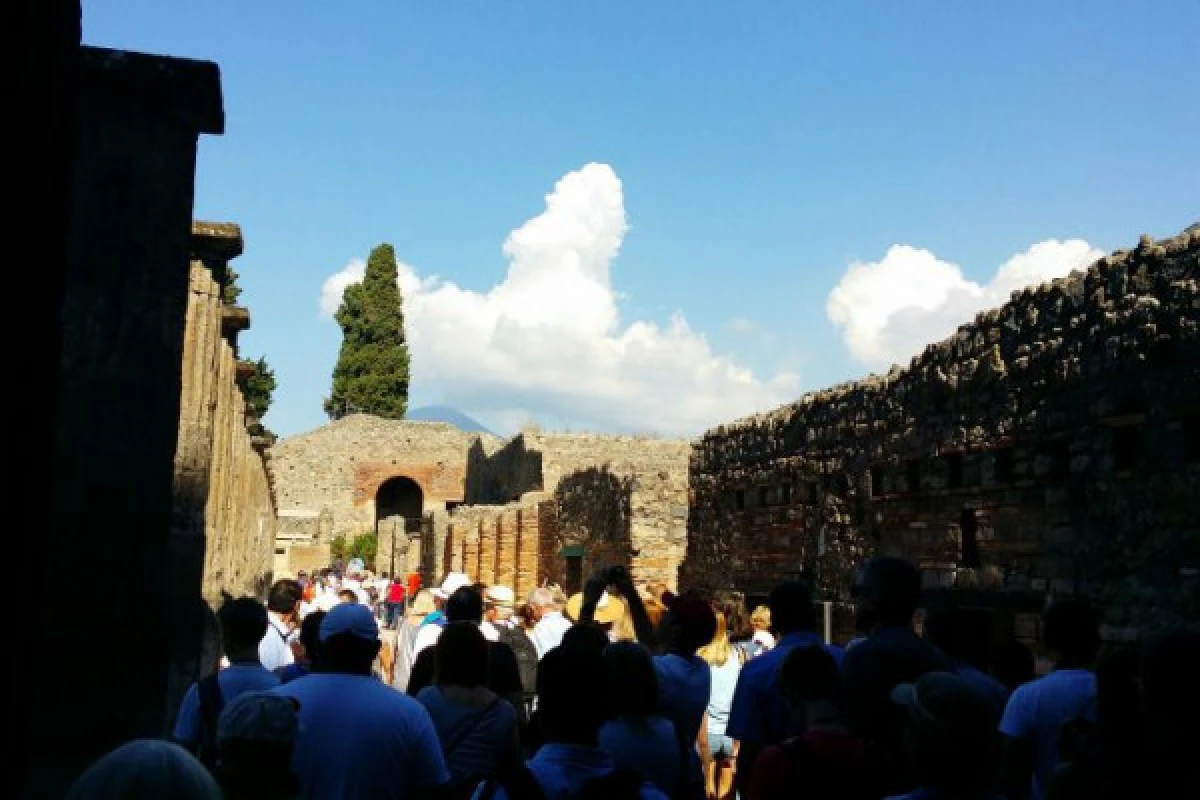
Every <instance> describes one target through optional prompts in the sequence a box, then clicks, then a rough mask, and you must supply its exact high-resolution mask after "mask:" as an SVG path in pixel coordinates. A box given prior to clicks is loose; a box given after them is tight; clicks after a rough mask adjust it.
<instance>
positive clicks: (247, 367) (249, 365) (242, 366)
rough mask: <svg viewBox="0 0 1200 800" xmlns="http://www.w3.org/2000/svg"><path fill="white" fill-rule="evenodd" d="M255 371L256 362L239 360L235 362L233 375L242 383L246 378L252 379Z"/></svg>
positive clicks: (256, 368)
mask: <svg viewBox="0 0 1200 800" xmlns="http://www.w3.org/2000/svg"><path fill="white" fill-rule="evenodd" d="M257 371H258V364H257V363H256V362H254V361H245V360H239V361H238V362H237V367H236V368H235V375H236V376H237V379H238V380H239V381H244V380H246V379H247V378H251V377H253V376H254V373H255V372H257Z"/></svg>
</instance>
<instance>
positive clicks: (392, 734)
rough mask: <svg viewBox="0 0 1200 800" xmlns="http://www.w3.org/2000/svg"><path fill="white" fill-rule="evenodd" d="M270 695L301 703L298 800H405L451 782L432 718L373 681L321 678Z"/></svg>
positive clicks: (331, 675)
mask: <svg viewBox="0 0 1200 800" xmlns="http://www.w3.org/2000/svg"><path fill="white" fill-rule="evenodd" d="M271 691H272V693H273V694H278V695H282V696H284V697H293V698H295V699H296V700H298V701H299V702H300V732H299V734H298V735H297V737H296V749H295V752H294V754H293V756H292V771H293V772H295V773H296V777H297V778H299V779H300V793H301V796H302V797H372V798H375V797H378V798H396V799H397V800H402V798H406V797H408V798H411V797H412V796H413V795H414V794H417V793H419V792H420V791H422V790H425V789H429V788H431V787H434V786H440V785H442V784H444V783H446V782H448V781H449V780H450V773H449V771H448V770H447V769H446V761H445V758H444V757H443V755H442V747H441V745H440V744H439V743H438V735H437V730H436V729H435V728H434V726H433V721H432V720H431V719H430V717H429V712H428V711H426V710H425V708H424V706H422V705H421V704H420V703H418V702H417V701H416V700H414V699H413V698H411V697H409V696H408V695H406V694H404V693H402V692H398V691H396V690H395V689H393V688H392V687H390V686H388V685H387V684H385V683H381V682H380V681H379V680H377V679H375V678H372V677H367V676H365V675H345V674H341V673H320V672H318V673H314V674H311V675H306V676H304V677H303V678H297V679H296V680H294V681H291V682H289V683H285V684H283V685H282V686H280V687H278V688H276V689H272V690H271Z"/></svg>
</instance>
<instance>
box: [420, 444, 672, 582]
mask: <svg viewBox="0 0 1200 800" xmlns="http://www.w3.org/2000/svg"><path fill="white" fill-rule="evenodd" d="M689 449H690V445H689V443H688V442H685V441H677V440H667V439H658V438H652V437H638V436H600V435H595V434H566V433H543V432H540V431H533V430H529V431H524V432H522V433H521V434H519V435H518V436H517V437H514V439H512V440H511V441H510V442H509V443H508V444H507V445H506V446H505V447H504V448H502V449H501V450H499V451H497V453H496V456H497V457H498V461H497V463H488V464H481V465H479V466H478V468H477V469H473V472H476V473H477V474H480V475H482V476H487V479H486V481H484V484H485V485H486V486H489V487H493V488H494V487H498V486H508V487H512V486H516V487H530V489H531V490H530V491H526V492H524V493H523V494H522V495H520V496H517V497H508V498H505V497H503V496H502V494H501V493H500V492H493V493H491V494H488V495H485V497H487V499H488V500H491V501H492V503H493V504H491V505H471V506H463V507H460V508H457V509H455V510H453V511H452V512H451V513H450V515H449V520H448V524H447V529H446V533H445V538H444V540H443V541H441V542H438V541H433V540H431V541H430V542H429V544H428V547H430V548H431V549H433V548H438V545H439V544H440V545H441V547H440V548H438V549H439V550H440V551H441V552H443V553H444V555H443V565H444V567H445V569H446V570H449V569H455V570H459V571H463V572H466V573H467V574H468V575H470V576H471V577H472V578H474V579H476V580H480V581H484V582H486V583H492V582H497V583H505V584H506V585H511V586H513V587H514V589H515V590H516V591H517V592H518V594H519V595H525V594H527V592H528V591H529V590H530V589H532V588H534V587H535V586H537V585H540V584H541V583H543V582H554V583H558V584H560V585H564V586H565V585H566V584H567V576H566V554H567V553H572V554H575V553H578V554H579V555H580V556H581V562H580V564H581V572H582V576H583V577H584V578H585V579H586V576H587V575H588V574H590V573H591V571H592V570H594V569H596V568H598V567H600V566H604V565H611V564H623V565H625V566H627V567H629V568H630V570H631V571H632V573H633V575H634V578H635V580H645V581H658V582H662V583H665V584H667V585H669V586H671V587H672V588H675V587H676V586H677V570H678V567H679V564H680V562H681V561H682V560H683V556H684V553H685V551H686V536H687V458H688V453H689ZM498 495H500V496H498ZM505 500H508V501H509V502H507V503H504V501H505ZM497 501H499V502H497ZM435 574H438V573H437V571H435ZM510 581H511V583H510Z"/></svg>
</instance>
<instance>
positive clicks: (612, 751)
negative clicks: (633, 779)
mask: <svg viewBox="0 0 1200 800" xmlns="http://www.w3.org/2000/svg"><path fill="white" fill-rule="evenodd" d="M599 742H600V749H601V750H603V751H604V752H606V753H608V754H609V755H610V756H612V760H613V763H614V764H615V765H616V766H618V767H620V768H622V769H628V770H633V771H634V772H636V773H638V774H639V775H641V776H642V777H643V778H645V779H646V780H648V781H650V782H651V783H653V784H654V785H655V786H657V787H658V788H659V789H662V790H663V791H664V792H667V793H670V792H673V791H675V787H676V786H678V784H679V740H678V739H676V738H675V726H674V725H672V724H671V721H670V720H669V719H666V718H665V717H649V718H647V719H644V720H629V719H625V718H621V719H616V720H612V721H611V722H606V723H604V725H603V726H602V727H601V728H600V736H599Z"/></svg>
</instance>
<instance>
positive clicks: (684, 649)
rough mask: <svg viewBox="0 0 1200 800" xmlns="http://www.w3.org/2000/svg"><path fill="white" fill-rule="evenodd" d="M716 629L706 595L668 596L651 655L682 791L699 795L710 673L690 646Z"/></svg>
mask: <svg viewBox="0 0 1200 800" xmlns="http://www.w3.org/2000/svg"><path fill="white" fill-rule="evenodd" d="M716 629H717V620H716V616H715V615H714V614H713V610H712V606H711V605H710V604H709V601H708V600H706V599H704V598H702V597H700V596H699V595H696V594H683V595H680V596H679V597H676V598H675V599H674V600H673V601H672V602H671V606H670V608H669V609H668V610H667V615H666V617H665V618H664V619H663V625H662V631H663V642H662V644H663V650H664V653H663V654H662V655H660V656H656V657H655V659H654V669H655V672H656V673H657V674H658V707H659V710H660V711H661V712H662V713H663V714H664V715H665V716H666V717H667V719H669V720H671V722H672V724H674V726H675V734H676V736H678V737H679V741H680V746H681V749H682V750H683V751H684V757H685V759H686V769H685V777H686V780H685V783H684V785H683V788H681V789H680V796H682V797H693V796H699V797H703V796H704V770H703V768H702V764H701V760H700V755H699V753H698V752H697V741H698V739H699V738H700V729H701V727H702V726H703V725H704V715H705V711H706V710H707V709H708V700H709V697H710V696H711V694H712V676H711V674H710V672H709V668H708V664H707V663H705V661H704V659H702V658H700V657H699V656H697V655H696V651H697V650H699V649H700V648H701V647H703V646H704V645H706V644H708V643H709V642H711V641H712V638H713V634H714V633H715V632H716ZM706 756H707V754H706Z"/></svg>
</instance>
